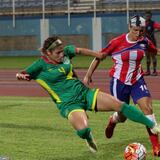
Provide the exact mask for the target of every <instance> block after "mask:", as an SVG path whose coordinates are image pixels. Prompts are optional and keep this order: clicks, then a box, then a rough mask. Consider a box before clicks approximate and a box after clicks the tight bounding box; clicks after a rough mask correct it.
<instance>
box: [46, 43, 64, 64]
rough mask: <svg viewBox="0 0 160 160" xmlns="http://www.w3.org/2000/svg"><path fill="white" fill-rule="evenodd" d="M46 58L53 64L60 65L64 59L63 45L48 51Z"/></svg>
mask: <svg viewBox="0 0 160 160" xmlns="http://www.w3.org/2000/svg"><path fill="white" fill-rule="evenodd" d="M48 57H49V58H50V60H52V61H53V62H54V63H57V64H59V63H61V62H63V59H64V52H63V45H60V46H58V47H56V48H55V49H54V50H52V51H50V52H49V53H48Z"/></svg>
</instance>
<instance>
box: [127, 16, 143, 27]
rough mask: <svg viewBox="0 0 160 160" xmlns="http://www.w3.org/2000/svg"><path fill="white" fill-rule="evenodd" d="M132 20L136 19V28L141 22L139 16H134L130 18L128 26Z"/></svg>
mask: <svg viewBox="0 0 160 160" xmlns="http://www.w3.org/2000/svg"><path fill="white" fill-rule="evenodd" d="M132 19H136V26H140V24H141V21H140V16H139V15H134V16H133V17H131V18H130V24H131V20H132Z"/></svg>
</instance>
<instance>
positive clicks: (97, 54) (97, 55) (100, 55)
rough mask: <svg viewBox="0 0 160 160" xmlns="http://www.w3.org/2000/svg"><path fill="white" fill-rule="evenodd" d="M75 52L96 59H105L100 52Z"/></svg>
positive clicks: (80, 50) (80, 49) (84, 50)
mask: <svg viewBox="0 0 160 160" xmlns="http://www.w3.org/2000/svg"><path fill="white" fill-rule="evenodd" d="M76 50H77V53H78V54H83V55H86V56H93V57H96V58H98V59H104V58H105V57H106V55H105V54H103V53H101V52H95V51H93V50H90V49H86V48H76Z"/></svg>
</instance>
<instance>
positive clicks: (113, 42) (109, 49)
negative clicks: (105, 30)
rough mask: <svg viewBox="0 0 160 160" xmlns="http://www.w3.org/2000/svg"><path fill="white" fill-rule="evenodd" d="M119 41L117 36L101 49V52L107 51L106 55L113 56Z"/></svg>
mask: <svg viewBox="0 0 160 160" xmlns="http://www.w3.org/2000/svg"><path fill="white" fill-rule="evenodd" d="M117 42H118V40H117V38H114V39H112V40H111V41H110V42H109V43H108V45H107V46H106V47H105V48H103V49H102V50H101V53H105V54H106V55H109V56H111V55H112V52H113V50H114V49H115V48H116V46H117V45H118V43H117Z"/></svg>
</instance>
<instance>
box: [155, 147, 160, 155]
mask: <svg viewBox="0 0 160 160" xmlns="http://www.w3.org/2000/svg"><path fill="white" fill-rule="evenodd" d="M153 155H154V156H155V157H160V147H155V148H154V149H153Z"/></svg>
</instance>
